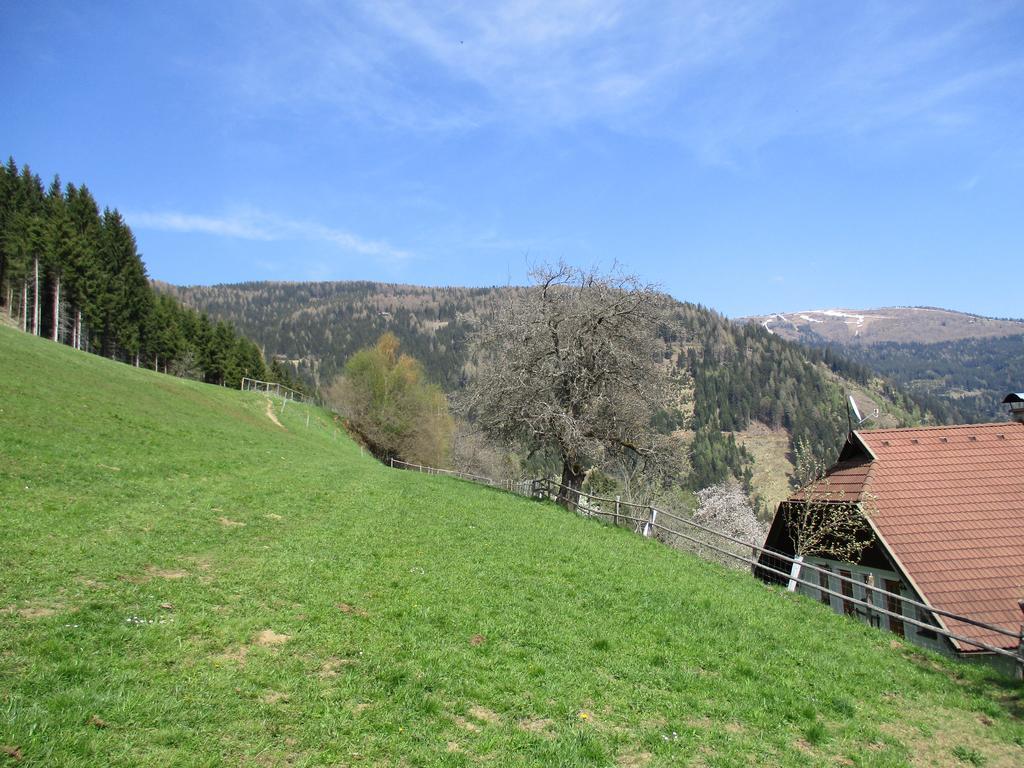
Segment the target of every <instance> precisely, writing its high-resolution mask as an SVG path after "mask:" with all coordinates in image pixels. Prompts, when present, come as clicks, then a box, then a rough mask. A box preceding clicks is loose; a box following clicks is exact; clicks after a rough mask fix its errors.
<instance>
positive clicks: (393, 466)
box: [390, 456, 395, 469]
mask: <svg viewBox="0 0 1024 768" xmlns="http://www.w3.org/2000/svg"><path fill="white" fill-rule="evenodd" d="M390 459H391V468H392V469H394V468H395V457H394V456H391V457H390Z"/></svg>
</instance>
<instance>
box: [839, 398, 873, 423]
mask: <svg viewBox="0 0 1024 768" xmlns="http://www.w3.org/2000/svg"><path fill="white" fill-rule="evenodd" d="M846 399H847V400H849V401H850V410H851V411H852V412H853V417H854V419H856V426H858V427H859V426H860V425H861V424H863V423H864V422H865V421H867V420H868V419H877V418H878V409H877V408H875V410H873V411H872V412H871V413H869V414H868V415H867V416H861V415H860V409H859V408H858V407H857V402H856V401H855V400H854V399H853V395H847V396H846Z"/></svg>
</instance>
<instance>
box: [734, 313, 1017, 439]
mask: <svg viewBox="0 0 1024 768" xmlns="http://www.w3.org/2000/svg"><path fill="white" fill-rule="evenodd" d="M738 322H741V323H744V322H749V323H753V324H756V325H759V326H764V327H766V328H767V329H769V330H770V332H771V333H774V334H777V335H779V336H781V337H782V338H785V339H788V340H791V341H798V342H800V343H802V344H805V345H808V346H810V347H813V348H816V349H822V350H832V354H835V355H841V356H842V357H844V358H846V359H847V360H851V361H855V362H856V363H858V364H859V365H862V366H864V367H866V368H868V369H870V370H872V371H875V372H877V373H878V374H879V375H881V376H884V377H886V378H887V379H889V380H891V381H893V382H895V383H896V384H898V385H899V386H900V387H901V388H902V389H903V390H904V391H906V392H908V393H911V394H912V395H913V397H914V399H915V400H916V401H917V402H919V403H921V404H922V405H923V406H924V407H926V408H927V409H928V410H929V411H931V412H932V413H933V414H935V416H936V417H937V418H938V419H939V420H941V421H942V422H944V423H948V424H962V423H976V422H986V421H1002V420H1003V419H1004V418H1005V413H1004V412H1003V410H1002V407H1001V406H1000V402H1001V401H1002V399H1003V396H1004V395H1006V393H1007V392H1016V391H1020V390H1021V389H1024V374H1022V371H1024V321H1021V320H1012V319H1005V318H992V317H982V316H980V315H972V314H967V313H964V312H954V311H951V310H946V309H937V308H934V307H884V308H882V309H870V310H825V311H820V310H819V311H812V312H793V313H786V314H781V313H780V314H775V315H766V316H763V317H754V318H741V319H740V320H739V321H738Z"/></svg>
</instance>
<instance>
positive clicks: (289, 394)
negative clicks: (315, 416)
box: [240, 376, 313, 403]
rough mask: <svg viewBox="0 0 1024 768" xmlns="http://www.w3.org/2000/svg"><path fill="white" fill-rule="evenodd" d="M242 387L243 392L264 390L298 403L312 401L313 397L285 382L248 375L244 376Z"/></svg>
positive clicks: (263, 391)
mask: <svg viewBox="0 0 1024 768" xmlns="http://www.w3.org/2000/svg"><path fill="white" fill-rule="evenodd" d="M240 389H241V390H242V391H243V392H262V393H264V394H266V395H271V396H273V397H279V398H281V399H282V400H291V401H293V402H296V403H311V402H313V398H311V397H310V396H309V395H305V394H303V393H302V392H299V391H298V390H297V389H292V388H291V387H286V386H284V385H283V384H281V383H279V382H276V381H260V380H259V379H250V378H249V377H248V376H245V377H243V378H242V384H241V387H240Z"/></svg>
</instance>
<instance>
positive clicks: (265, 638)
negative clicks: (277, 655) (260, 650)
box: [252, 629, 292, 646]
mask: <svg viewBox="0 0 1024 768" xmlns="http://www.w3.org/2000/svg"><path fill="white" fill-rule="evenodd" d="M291 639H292V636H291V635H282V634H280V633H278V632H275V631H274V630H272V629H264V630H261V631H259V632H257V633H256V634H255V635H254V636H253V638H252V642H253V644H254V645H263V646H268V645H284V644H285V643H287V642H288V641H289V640H291Z"/></svg>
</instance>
